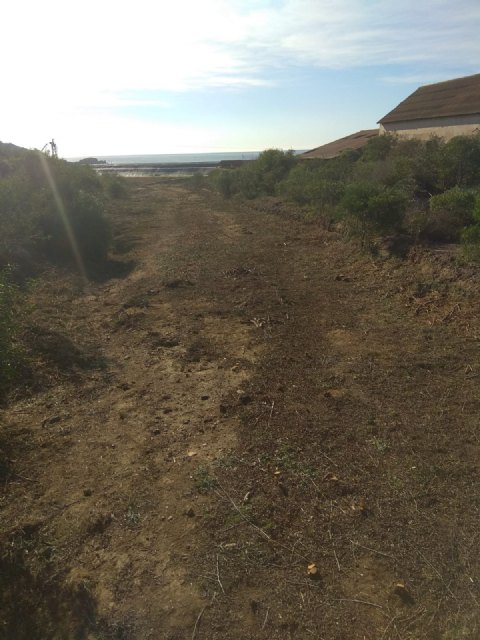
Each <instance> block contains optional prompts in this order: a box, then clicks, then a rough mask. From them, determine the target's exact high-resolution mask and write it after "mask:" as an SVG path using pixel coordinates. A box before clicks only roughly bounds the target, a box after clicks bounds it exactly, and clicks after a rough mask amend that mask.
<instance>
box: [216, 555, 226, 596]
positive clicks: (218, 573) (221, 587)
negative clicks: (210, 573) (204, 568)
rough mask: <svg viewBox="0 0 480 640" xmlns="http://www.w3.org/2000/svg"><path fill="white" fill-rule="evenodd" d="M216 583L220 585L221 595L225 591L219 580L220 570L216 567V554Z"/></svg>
mask: <svg viewBox="0 0 480 640" xmlns="http://www.w3.org/2000/svg"><path fill="white" fill-rule="evenodd" d="M217 582H218V584H219V585H220V589H221V590H222V593H223V594H224V593H225V589H224V588H223V584H222V581H221V580H220V569H219V567H218V553H217Z"/></svg>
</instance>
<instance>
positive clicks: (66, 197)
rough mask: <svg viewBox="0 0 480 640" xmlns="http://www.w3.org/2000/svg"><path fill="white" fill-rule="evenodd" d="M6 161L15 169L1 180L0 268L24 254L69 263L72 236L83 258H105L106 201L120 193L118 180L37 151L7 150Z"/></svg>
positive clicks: (106, 237) (106, 236) (0, 149)
mask: <svg viewBox="0 0 480 640" xmlns="http://www.w3.org/2000/svg"><path fill="white" fill-rule="evenodd" d="M2 151H3V152H5V150H4V148H3V147H1V146H0V160H1V159H2V156H1V153H2ZM4 161H5V162H7V163H8V166H9V167H10V169H11V171H9V172H8V173H7V175H3V177H0V225H1V228H2V235H1V236H0V267H1V266H2V264H3V265H5V264H6V263H8V262H11V261H12V255H13V256H15V255H18V254H20V253H22V252H23V253H28V254H30V255H39V256H42V257H43V258H46V259H49V260H58V259H62V260H70V259H71V258H72V255H73V249H72V246H71V245H72V243H71V242H70V240H71V239H72V238H71V237H70V233H71V234H72V235H73V238H74V240H75V243H76V245H77V246H78V250H79V252H80V255H81V258H82V259H83V260H99V259H103V258H104V257H105V256H106V253H107V250H108V245H109V238H110V235H109V226H108V221H107V218H106V215H105V202H106V200H107V198H108V197H109V196H110V197H111V196H112V195H113V193H114V192H115V190H116V193H117V195H118V194H119V192H118V189H117V187H116V186H114V185H116V184H117V181H114V182H108V183H106V182H105V181H103V180H102V179H101V178H100V176H98V175H97V174H96V173H95V171H94V170H93V169H92V168H91V167H88V166H83V165H78V164H73V163H68V162H65V161H63V160H58V159H56V158H50V157H46V156H45V155H43V154H40V153H39V152H34V151H27V150H22V149H17V150H15V149H14V150H13V151H11V150H8V155H6V157H5V158H4ZM118 184H120V183H118Z"/></svg>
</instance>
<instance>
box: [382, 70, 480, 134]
mask: <svg viewBox="0 0 480 640" xmlns="http://www.w3.org/2000/svg"><path fill="white" fill-rule="evenodd" d="M378 124H379V125H380V134H385V133H392V134H396V135H398V136H399V137H404V138H420V139H422V140H426V139H428V138H430V137H432V136H439V137H441V138H444V139H445V140H449V139H450V138H453V137H454V136H459V135H472V134H474V133H477V132H480V73H478V74H476V75H473V76H467V77H465V78H456V79H455V80H447V81H446V82H437V83H436V84H429V85H426V86H424V87H420V88H419V89H417V90H416V91H414V92H413V93H412V94H411V95H410V96H408V98H406V99H405V100H403V102H401V103H400V104H399V105H398V106H397V107H395V109H393V110H392V111H390V113H387V115H386V116H384V117H383V118H382V119H381V120H379V122H378Z"/></svg>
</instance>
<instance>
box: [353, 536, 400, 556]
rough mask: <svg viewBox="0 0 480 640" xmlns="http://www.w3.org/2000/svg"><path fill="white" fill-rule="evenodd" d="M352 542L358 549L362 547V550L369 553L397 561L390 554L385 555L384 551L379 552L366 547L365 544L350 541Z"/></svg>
mask: <svg viewBox="0 0 480 640" xmlns="http://www.w3.org/2000/svg"><path fill="white" fill-rule="evenodd" d="M350 542H351V543H352V544H354V545H356V546H357V547H361V548H362V549H366V550H367V551H371V552H372V553H376V554H378V555H379V556H384V557H385V558H391V559H392V560H395V558H394V557H393V556H391V555H390V554H389V553H384V552H383V551H378V550H377V549H372V548H371V547H366V546H365V545H364V544H360V543H359V542H355V540H350Z"/></svg>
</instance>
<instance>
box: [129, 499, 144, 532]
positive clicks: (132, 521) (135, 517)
mask: <svg viewBox="0 0 480 640" xmlns="http://www.w3.org/2000/svg"><path fill="white" fill-rule="evenodd" d="M125 520H126V522H127V526H128V527H129V528H130V529H134V528H135V527H138V525H139V524H140V513H139V511H138V507H137V505H136V504H135V502H133V501H131V502H129V503H128V507H127V513H126V514H125Z"/></svg>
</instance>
